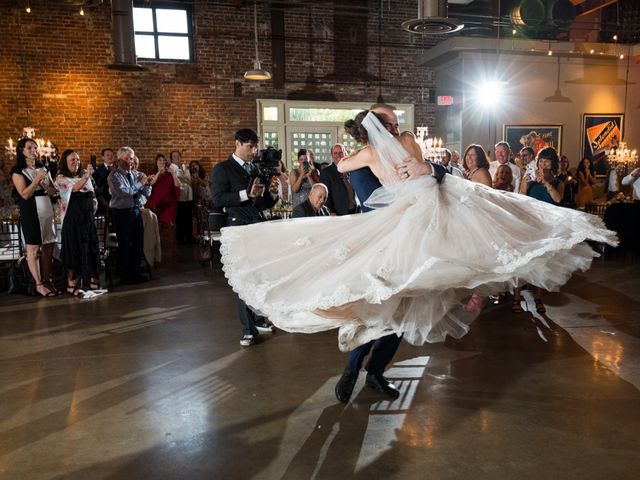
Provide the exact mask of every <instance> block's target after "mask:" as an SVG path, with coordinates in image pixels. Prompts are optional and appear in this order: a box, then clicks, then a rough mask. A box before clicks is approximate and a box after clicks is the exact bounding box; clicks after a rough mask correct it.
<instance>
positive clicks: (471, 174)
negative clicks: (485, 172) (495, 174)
mask: <svg viewBox="0 0 640 480" xmlns="http://www.w3.org/2000/svg"><path fill="white" fill-rule="evenodd" d="M479 169H480V167H476V168H474V169H473V172H471V173H470V174H469V178H471V177H473V176H474V175H475V173H476V172H477V171H478V170H479Z"/></svg>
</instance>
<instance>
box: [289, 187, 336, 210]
mask: <svg viewBox="0 0 640 480" xmlns="http://www.w3.org/2000/svg"><path fill="white" fill-rule="evenodd" d="M328 195H329V190H328V189H327V186H326V185H325V184H324V183H314V184H313V186H312V187H311V191H310V192H309V197H308V198H307V199H306V200H305V201H304V202H302V203H301V204H299V205H298V206H296V208H294V209H293V213H292V214H291V216H292V218H300V217H320V216H328V215H330V213H329V210H328V209H327V207H325V206H324V204H325V202H326V201H327V196H328Z"/></svg>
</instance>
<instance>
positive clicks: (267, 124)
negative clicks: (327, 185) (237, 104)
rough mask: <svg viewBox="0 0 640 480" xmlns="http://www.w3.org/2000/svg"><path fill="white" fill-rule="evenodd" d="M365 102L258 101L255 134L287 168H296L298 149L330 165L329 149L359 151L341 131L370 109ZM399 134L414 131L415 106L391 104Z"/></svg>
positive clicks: (357, 146)
mask: <svg viewBox="0 0 640 480" xmlns="http://www.w3.org/2000/svg"><path fill="white" fill-rule="evenodd" d="M370 105H371V104H370V103H364V102H313V101H302V100H276V99H260V98H259V99H257V112H258V135H259V136H260V138H261V139H262V144H263V145H265V146H266V145H274V144H277V145H278V146H277V148H279V149H282V159H283V160H284V162H285V163H286V164H287V168H292V167H293V168H295V167H297V160H298V158H297V153H298V150H299V149H300V148H311V149H312V150H313V152H314V153H315V157H316V162H317V163H329V162H331V146H332V145H333V144H334V143H338V142H339V143H342V144H344V145H345V146H346V147H347V148H348V149H349V151H353V150H355V149H357V148H360V147H361V145H359V144H358V143H357V142H356V141H355V140H354V139H353V138H352V137H351V136H350V135H348V134H346V133H345V131H344V122H345V120H347V119H349V118H353V117H355V116H356V115H357V114H358V113H360V112H361V111H362V110H366V109H368V108H369V106H370ZM394 106H395V107H396V110H395V112H396V115H398V121H399V123H400V128H399V129H400V131H401V132H403V131H407V130H408V131H413V113H414V107H413V105H411V104H406V103H403V104H394Z"/></svg>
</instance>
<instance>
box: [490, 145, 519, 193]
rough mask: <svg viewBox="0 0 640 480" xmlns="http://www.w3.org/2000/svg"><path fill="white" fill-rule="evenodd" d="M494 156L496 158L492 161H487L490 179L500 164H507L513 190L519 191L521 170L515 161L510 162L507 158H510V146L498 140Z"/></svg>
mask: <svg viewBox="0 0 640 480" xmlns="http://www.w3.org/2000/svg"><path fill="white" fill-rule="evenodd" d="M494 148H495V157H496V159H495V160H494V161H493V162H490V163H489V174H490V175H491V179H492V180H493V179H494V177H495V176H496V171H497V170H498V167H499V166H500V165H508V166H509V168H510V169H511V173H513V183H512V185H513V191H514V192H519V191H520V180H522V170H520V167H518V166H517V165H516V164H515V163H511V162H510V161H509V159H510V158H511V147H510V146H509V144H508V143H507V142H505V141H502V142H498V143H496V145H495V147H494Z"/></svg>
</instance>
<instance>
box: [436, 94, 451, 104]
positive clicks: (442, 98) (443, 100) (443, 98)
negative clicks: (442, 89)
mask: <svg viewBox="0 0 640 480" xmlns="http://www.w3.org/2000/svg"><path fill="white" fill-rule="evenodd" d="M438 105H445V106H446V105H453V97H452V96H451V95H439V96H438Z"/></svg>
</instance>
